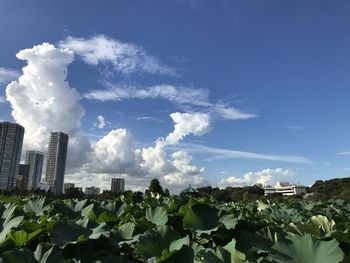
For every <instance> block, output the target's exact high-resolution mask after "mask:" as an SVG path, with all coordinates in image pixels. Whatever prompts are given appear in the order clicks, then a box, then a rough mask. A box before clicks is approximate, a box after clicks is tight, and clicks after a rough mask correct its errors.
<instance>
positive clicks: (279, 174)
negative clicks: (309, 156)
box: [218, 168, 296, 188]
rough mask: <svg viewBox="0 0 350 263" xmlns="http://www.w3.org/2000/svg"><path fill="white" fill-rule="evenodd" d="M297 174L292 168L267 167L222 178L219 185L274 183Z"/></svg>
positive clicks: (238, 185) (237, 185)
mask: <svg viewBox="0 0 350 263" xmlns="http://www.w3.org/2000/svg"><path fill="white" fill-rule="evenodd" d="M295 175H296V172H294V171H292V170H290V169H282V168H277V169H270V168H269V169H265V170H262V171H258V172H249V173H246V174H244V175H243V176H242V177H235V176H231V177H228V178H226V179H222V180H221V181H220V182H219V184H218V186H219V187H221V188H225V187H227V186H235V187H241V186H249V185H254V184H262V185H263V186H264V185H272V184H274V183H276V182H277V181H280V180H282V181H285V180H289V179H292V178H293V176H295Z"/></svg>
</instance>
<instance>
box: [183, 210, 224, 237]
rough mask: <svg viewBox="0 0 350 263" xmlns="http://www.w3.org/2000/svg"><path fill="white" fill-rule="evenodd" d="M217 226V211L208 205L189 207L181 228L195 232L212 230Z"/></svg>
mask: <svg viewBox="0 0 350 263" xmlns="http://www.w3.org/2000/svg"><path fill="white" fill-rule="evenodd" d="M218 225H219V210H218V209H216V208H214V207H211V206H209V205H204V204H199V205H193V206H191V207H190V208H189V209H188V211H187V213H186V215H185V217H184V218H183V227H184V228H187V229H191V230H194V231H197V230H204V231H205V230H213V229H215V228H217V227H218Z"/></svg>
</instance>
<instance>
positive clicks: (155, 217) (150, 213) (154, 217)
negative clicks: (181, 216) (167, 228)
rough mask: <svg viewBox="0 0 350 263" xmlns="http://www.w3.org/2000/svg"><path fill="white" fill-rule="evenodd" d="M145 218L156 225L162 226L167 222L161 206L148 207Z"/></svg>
mask: <svg viewBox="0 0 350 263" xmlns="http://www.w3.org/2000/svg"><path fill="white" fill-rule="evenodd" d="M146 219H147V220H148V221H150V222H152V223H153V224H155V225H157V226H163V225H165V224H166V223H167V222H168V216H167V211H166V210H165V209H164V208H163V207H161V206H157V207H156V208H155V209H152V208H150V207H149V208H147V210H146Z"/></svg>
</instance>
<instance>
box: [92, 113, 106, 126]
mask: <svg viewBox="0 0 350 263" xmlns="http://www.w3.org/2000/svg"><path fill="white" fill-rule="evenodd" d="M94 126H95V127H97V128H99V129H103V128H104V127H105V126H106V121H105V118H104V117H103V116H102V115H99V116H97V121H96V122H95V123H94Z"/></svg>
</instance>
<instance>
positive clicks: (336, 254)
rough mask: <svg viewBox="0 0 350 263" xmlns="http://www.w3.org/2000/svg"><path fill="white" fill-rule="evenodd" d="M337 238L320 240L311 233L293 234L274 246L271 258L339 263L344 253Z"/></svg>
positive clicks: (293, 262) (295, 262)
mask: <svg viewBox="0 0 350 263" xmlns="http://www.w3.org/2000/svg"><path fill="white" fill-rule="evenodd" d="M338 245H339V243H338V241H336V240H335V239H333V240H331V241H320V240H318V239H316V238H313V237H312V236H311V235H310V234H307V235H305V236H292V237H289V240H288V239H287V240H284V241H279V242H277V243H276V244H275V245H274V246H273V247H272V252H271V258H272V259H273V260H274V261H275V262H280V263H330V262H332V263H338V262H341V261H342V260H343V257H344V253H343V252H342V250H341V249H340V248H339V246H338Z"/></svg>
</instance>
